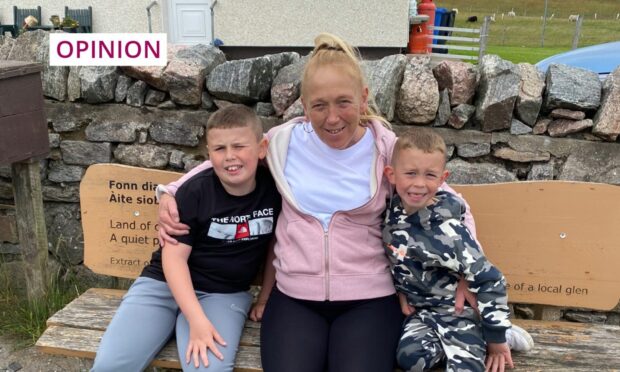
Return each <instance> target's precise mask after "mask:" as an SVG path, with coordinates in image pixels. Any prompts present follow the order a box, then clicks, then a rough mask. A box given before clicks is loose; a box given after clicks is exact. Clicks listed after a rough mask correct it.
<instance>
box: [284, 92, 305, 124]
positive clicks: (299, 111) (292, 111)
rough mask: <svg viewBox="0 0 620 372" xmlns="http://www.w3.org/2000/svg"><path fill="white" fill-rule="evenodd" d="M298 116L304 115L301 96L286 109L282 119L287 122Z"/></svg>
mask: <svg viewBox="0 0 620 372" xmlns="http://www.w3.org/2000/svg"><path fill="white" fill-rule="evenodd" d="M298 116H304V106H303V104H302V103H301V98H297V100H296V101H295V102H294V103H293V104H292V105H291V106H289V108H287V109H286V111H284V114H283V115H282V120H284V121H285V122H286V121H289V120H291V119H293V118H296V117H298Z"/></svg>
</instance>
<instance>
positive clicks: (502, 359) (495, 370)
mask: <svg viewBox="0 0 620 372" xmlns="http://www.w3.org/2000/svg"><path fill="white" fill-rule="evenodd" d="M506 364H508V366H509V367H510V368H514V367H515V366H514V364H513V363H512V355H511V354H510V348H509V347H508V344H507V343H505V342H504V343H502V344H496V343H492V342H489V343H488V344H487V360H486V363H485V365H486V369H485V371H486V372H504V369H505V365H506Z"/></svg>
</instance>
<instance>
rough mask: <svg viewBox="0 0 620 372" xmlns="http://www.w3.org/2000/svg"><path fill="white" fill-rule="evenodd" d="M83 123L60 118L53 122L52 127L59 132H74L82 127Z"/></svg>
mask: <svg viewBox="0 0 620 372" xmlns="http://www.w3.org/2000/svg"><path fill="white" fill-rule="evenodd" d="M80 127H81V123H79V122H77V121H75V120H71V119H68V120H67V119H64V118H62V119H60V120H54V121H53V122H52V128H54V130H55V131H56V132H58V133H64V132H73V131H76V130H78V129H80Z"/></svg>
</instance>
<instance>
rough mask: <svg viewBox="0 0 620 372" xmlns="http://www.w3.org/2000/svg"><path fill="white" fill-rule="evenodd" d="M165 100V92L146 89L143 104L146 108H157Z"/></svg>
mask: <svg viewBox="0 0 620 372" xmlns="http://www.w3.org/2000/svg"><path fill="white" fill-rule="evenodd" d="M164 99H166V92H162V91H160V90H155V89H150V88H149V89H147V91H146V96H145V97H144V104H145V105H147V106H157V105H159V104H160V103H162V102H164Z"/></svg>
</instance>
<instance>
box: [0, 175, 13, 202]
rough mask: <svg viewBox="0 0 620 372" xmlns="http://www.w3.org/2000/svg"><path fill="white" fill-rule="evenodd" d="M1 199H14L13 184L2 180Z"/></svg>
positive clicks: (0, 186)
mask: <svg viewBox="0 0 620 372" xmlns="http://www.w3.org/2000/svg"><path fill="white" fill-rule="evenodd" d="M0 199H7V200H10V199H13V184H12V183H10V182H4V181H2V179H0Z"/></svg>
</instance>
